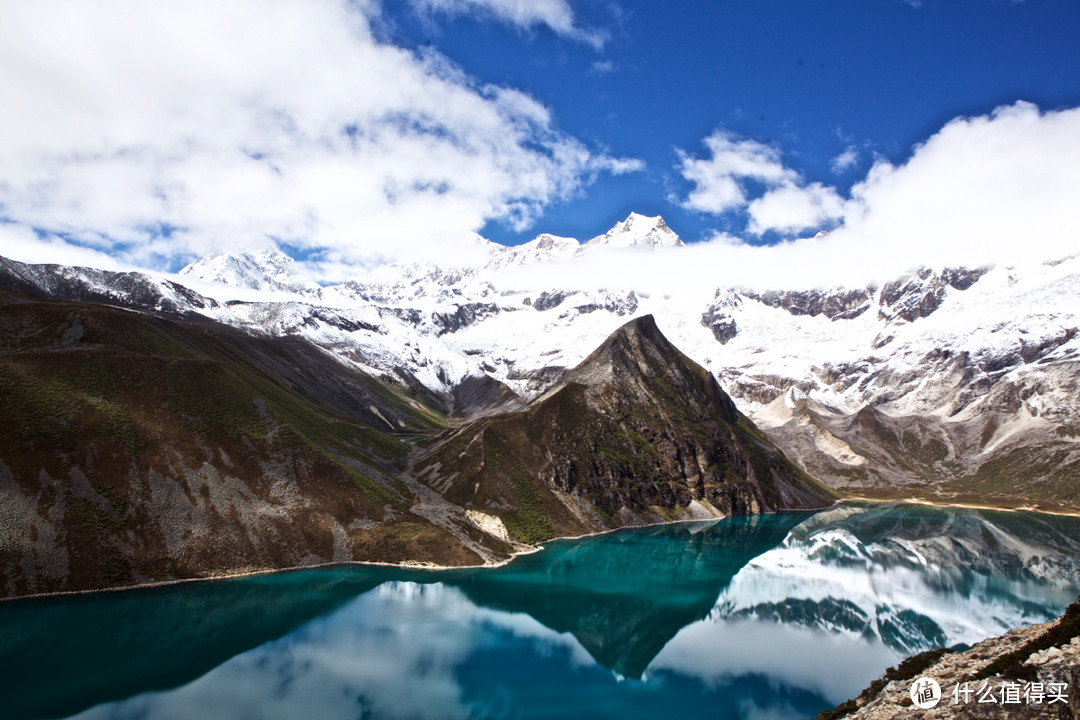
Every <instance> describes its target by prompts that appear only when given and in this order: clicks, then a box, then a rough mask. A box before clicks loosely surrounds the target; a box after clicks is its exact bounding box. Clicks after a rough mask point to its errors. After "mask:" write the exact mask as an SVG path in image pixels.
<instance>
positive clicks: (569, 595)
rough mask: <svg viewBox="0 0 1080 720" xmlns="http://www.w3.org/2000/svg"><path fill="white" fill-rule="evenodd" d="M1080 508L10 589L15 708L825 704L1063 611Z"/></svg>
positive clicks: (334, 709)
mask: <svg viewBox="0 0 1080 720" xmlns="http://www.w3.org/2000/svg"><path fill="white" fill-rule="evenodd" d="M1078 558H1080V521H1077V520H1076V519H1073V518H1061V517H1050V516H1037V515H1032V514H1023V513H1014V514H1007V513H990V512H975V511H966V510H953V509H940V508H930V507H922V506H894V505H886V506H883V505H875V506H868V507H867V506H857V505H856V506H841V507H838V508H835V509H833V510H830V511H826V512H822V513H818V514H816V515H808V514H805V513H801V514H788V513H783V514H778V515H772V516H758V517H740V518H729V519H726V520H723V521H720V522H715V523H708V524H687V525H672V526H664V527H655V528H645V529H638V530H628V531H622V532H617V533H612V534H608V535H602V536H598V537H594V538H587V539H582V540H573V541H560V542H553V543H550V544H549V547H548V548H547V549H546V550H545V551H543V552H540V553H536V554H533V555H528V556H524V557H521V558H518V559H517V560H515V561H514V562H513V563H511V564H509V565H507V566H505V567H502V568H498V569H494V570H492V569H488V570H483V569H481V570H454V571H439V572H432V571H416V570H401V569H396V568H376V567H362V566H350V567H340V568H332V569H319V570H309V571H297V572H289V573H278V574H274V575H266V576H259V577H252V578H239V579H234V580H227V581H217V582H209V583H197V584H188V585H181V586H173V587H163V588H156V589H149V590H137V591H130V592H123V593H100V594H95V595H87V596H73V597H64V598H49V599H40V600H26V601H16V602H10V603H4V604H0V628H2V629H3V637H2V638H0V670H2V671H3V672H4V676H5V678H6V679H7V680H8V681H9V682H8V687H10V688H11V690H10V691H9V692H8V693H7V694H6V695H5V696H3V697H0V716H2V717H5V718H31V717H61V716H71V715H76V714H79V715H80V717H87V718H99V717H100V718H105V717H108V718H174V717H175V718H186V717H207V718H216V717H220V718H239V717H253V716H257V717H262V718H278V717H280V718H292V717H319V718H328V719H329V718H338V717H342V718H355V717H370V718H501V717H522V718H528V717H537V718H541V717H553V716H558V717H566V718H574V717H582V718H586V717H589V718H594V717H619V718H620V719H625V718H636V717H642V718H645V717H660V716H667V715H670V714H672V713H674V712H678V713H679V714H680V715H683V716H686V717H699V716H700V717H709V718H717V717H720V718H747V719H748V720H753V718H756V717H760V716H761V715H762V714H766V715H768V716H769V717H770V718H773V717H775V718H785V717H791V718H797V717H809V716H812V715H814V714H816V713H817V712H819V711H820V710H822V709H824V708H826V707H829V706H832V705H834V704H836V703H837V702H840V701H843V700H844V699H846V698H847V697H850V696H851V695H853V694H855V693H857V692H858V691H859V690H860V689H862V687H864V686H865V685H866V684H867V682H868V681H869V680H871V679H872V678H874V677H876V676H878V675H879V674H880V673H881V672H882V671H883V670H884V668H885V667H887V666H888V665H893V664H895V663H896V661H897V660H898V659H900V658H901V657H903V656H905V655H907V654H910V653H911V652H917V651H919V650H922V649H926V648H929V647H937V646H948V645H954V644H957V643H964V644H970V643H973V642H975V641H977V640H979V639H981V638H983V637H987V636H989V635H993V634H997V633H1000V632H1001V631H1003V630H1004V629H1006V628H1008V627H1012V626H1015V625H1022V624H1029V623H1032V622H1040V621H1043V620H1046V619H1049V618H1051V617H1053V616H1055V615H1057V614H1058V613H1059V612H1060V611H1061V610H1062V609H1063V608H1064V607H1065V605H1067V604H1068V603H1069V602H1070V601H1071V600H1073V599H1075V597H1076V595H1077V592H1078V591H1080V566H1078V560H1077V559H1078Z"/></svg>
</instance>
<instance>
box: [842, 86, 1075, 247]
mask: <svg viewBox="0 0 1080 720" xmlns="http://www.w3.org/2000/svg"><path fill="white" fill-rule="evenodd" d="M1077 197H1080V108H1074V109H1070V110H1063V111H1055V112H1047V113H1042V112H1040V111H1039V109H1038V108H1037V107H1036V106H1034V105H1032V104H1030V103H1025V102H1018V103H1016V104H1014V105H1009V106H1004V107H1000V108H998V109H996V110H995V111H994V112H992V113H990V114H989V115H983V116H979V117H973V118H956V119H954V120H952V121H951V122H949V123H948V124H946V125H945V127H943V128H942V129H941V130H940V131H938V132H937V133H936V134H935V135H933V136H932V137H931V138H930V139H929V140H927V141H926V142H925V143H924V144H923V145H921V146H919V147H917V148H916V149H915V151H914V153H913V154H912V157H911V158H910V159H909V160H908V161H907V162H906V163H904V164H903V165H899V166H894V165H892V164H890V163H888V162H886V161H878V162H877V163H876V164H875V165H874V167H873V168H871V170H870V172H869V173H868V174H867V177H866V179H865V180H863V181H862V182H861V183H859V184H858V185H856V186H855V187H854V188H853V189H852V200H853V202H852V203H850V204H849V206H848V212H847V214H846V217H845V218H844V226H843V227H842V228H841V229H840V230H838V231H837V232H836V233H834V235H835V236H837V237H836V242H845V243H850V244H852V245H863V244H872V246H873V247H875V248H877V249H878V250H879V251H880V252H881V253H883V254H885V255H889V256H907V257H917V256H919V255H923V256H927V257H932V258H938V259H940V260H941V261H942V262H955V263H969V264H970V263H975V262H1006V263H1008V262H1016V261H1021V260H1025V259H1026V260H1050V259H1055V258H1060V257H1062V256H1064V255H1068V254H1072V253H1075V252H1076V249H1077V248H1078V247H1080V203H1077V202H1076V198H1077Z"/></svg>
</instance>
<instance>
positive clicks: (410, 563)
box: [0, 495, 1080, 605]
mask: <svg viewBox="0 0 1080 720" xmlns="http://www.w3.org/2000/svg"><path fill="white" fill-rule="evenodd" d="M848 503H870V504H886V503H897V504H904V505H923V506H929V507H940V508H950V507H951V508H960V509H964V510H991V511H998V512H1010V513H1016V512H1029V513H1034V514H1037V515H1055V516H1062V517H1075V518H1080V512H1066V511H1054V510H1039V509H1036V508H1032V507H1029V506H1020V507H1013V508H1005V507H995V506H990V505H971V504H965V503H955V502H934V501H931V500H926V499H924V498H913V497H912V498H870V497H863V496H857V495H850V496H846V497H843V498H839V499H837V500H836V501H835V502H834V503H833V504H831V505H828V506H826V507H823V508H811V509H801V510H800V509H792V510H780V511H778V512H806V513H818V512H825V511H828V510H834V509H836V508H838V507H841V506H843V505H845V504H848ZM762 514H765V515H774V514H776V513H775V512H772V513H762ZM729 517H733V516H730V515H721V516H719V517H715V518H712V519H697V520H663V521H660V522H655V523H646V524H645V525H628V526H626V527H621V528H612V529H610V530H598V531H596V532H592V533H585V534H582V535H563V536H559V537H554V538H549V539H547V540H545V541H544V543H551V542H561V541H568V540H585V539H588V538H593V537H600V536H601V535H610V534H611V533H616V532H621V531H623V530H637V529H642V528H650V527H664V526H667V525H689V524H692V523H711V522H718V521H720V520H725V519H727V518H729ZM545 549H546V548H545V546H544V544H543V543H542V544H540V545H537V546H535V547H532V548H530V549H527V550H517V551H514V552H512V553H511V554H510V556H509V557H507V558H506V559H504V560H500V561H498V562H489V563H483V564H480V565H436V564H435V563H425V562H419V561H415V560H404V561H401V562H396V563H395V562H382V561H378V560H345V561H339V562H325V563H317V564H314V565H297V566H293V567H281V568H262V569H252V570H239V571H235V572H221V573H214V574H211V575H206V576H203V577H193V578H175V579H172V580H153V581H151V582H145V583H135V584H132V585H122V586H119V587H108V588H95V589H87V590H59V591H55V592H47V593H34V594H31V595H18V596H16V597H7V598H0V605H3V604H4V603H9V602H19V601H22V600H45V599H49V598H63V597H75V596H79V595H94V594H98V593H117V592H130V591H141V590H153V589H157V588H166V587H172V586H176V585H184V584H188V583H201V582H213V581H215V580H233V579H238V578H246V577H258V576H259V575H271V574H274V573H285V572H302V571H304V570H324V569H328V568H344V567H356V566H359V567H378V568H393V569H398V570H419V571H427V572H444V571H447V570H485V569H491V570H494V569H497V568H501V567H504V566H506V565H509V564H510V563H511V562H513V561H514V560H515V559H517V558H518V557H523V556H526V555H533V554H535V553H538V552H542V551H543V550H545Z"/></svg>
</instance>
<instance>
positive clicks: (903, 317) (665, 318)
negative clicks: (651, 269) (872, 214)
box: [5, 214, 1080, 504]
mask: <svg viewBox="0 0 1080 720" xmlns="http://www.w3.org/2000/svg"><path fill="white" fill-rule="evenodd" d="M477 249H478V251H479V253H480V255H479V258H478V259H472V260H471V261H470V262H469V263H468V264H463V265H462V266H457V267H455V266H451V265H447V264H442V265H440V264H436V263H412V264H408V265H394V266H384V267H382V268H379V269H378V270H376V271H373V272H371V273H369V274H367V275H365V276H363V277H357V278H355V279H353V280H350V281H348V282H345V283H342V284H340V285H330V286H323V287H320V286H318V284H316V283H314V282H313V281H311V279H310V278H307V277H306V276H304V275H303V274H302V272H301V271H300V270H299V269H298V268H297V267H296V265H295V263H293V262H292V261H291V259H290V258H288V257H287V256H285V255H284V254H283V253H280V252H279V251H264V252H261V253H236V254H232V255H228V254H219V255H216V256H213V257H211V258H205V259H203V260H199V261H196V262H195V263H192V264H191V265H189V266H188V267H187V268H185V269H184V271H182V275H180V276H179V277H176V276H173V277H164V276H163V277H160V278H149V277H147V276H143V275H138V274H132V273H128V274H116V273H112V274H107V273H101V272H100V271H89V270H74V269H71V268H55V267H54V268H52V269H46V268H45V267H38V268H36V269H35V268H32V267H31V266H21V268H15V266H17V265H19V264H18V263H13V264H10V263H9V264H8V266H6V269H5V272H6V273H8V274H14V275H15V276H18V277H22V279H23V281H25V282H30V283H31V284H32V285H34V286H37V287H39V288H41V289H42V290H45V291H47V292H51V293H58V292H63V288H68V292H75V290H72V289H71V288H82V289H81V290H79V291H78V292H75V294H76V295H78V296H79V297H80V298H88V295H87V293H90V290H89V289H93V293H96V295H94V297H95V298H96V297H103V298H107V299H106V300H105V301H106V302H113V303H122V302H124V300H123V298H124V297H127V298H129V300H128V302H129V303H133V304H135V305H136V306H138V307H143V308H146V309H154V310H159V311H166V312H181V313H195V314H199V315H204V316H208V317H211V318H214V319H216V320H219V321H222V322H225V323H227V324H231V325H234V326H237V327H241V328H244V329H246V330H248V331H251V332H255V333H266V334H272V335H290V336H299V337H303V338H306V339H308V340H309V341H311V342H313V343H315V344H316V345H318V346H320V347H322V348H324V349H325V350H326V351H328V352H330V353H333V354H334V355H335V356H336V357H338V358H340V359H341V360H342V362H345V363H347V364H349V365H352V366H355V367H358V368H361V369H363V370H365V371H368V372H374V373H377V374H380V375H385V376H388V377H393V378H407V379H408V382H415V383H418V384H420V385H422V386H424V387H425V388H426V389H427V390H429V391H431V392H433V393H435V394H436V395H438V396H442V397H444V398H451V397H453V394H454V389H455V388H456V387H458V386H459V385H461V383H462V382H463V381H465V380H466V379H467V378H476V377H484V376H487V377H490V378H492V379H493V380H495V381H498V382H500V383H503V384H505V385H506V386H507V387H508V388H510V389H511V390H513V392H515V393H517V394H518V395H519V396H520V397H521V398H522V399H524V400H529V399H532V398H535V397H536V396H538V395H539V394H540V393H542V392H543V391H544V390H546V389H547V388H549V387H551V386H552V385H553V384H554V383H556V382H557V381H558V380H559V379H560V378H561V377H562V376H563V374H564V373H565V372H566V370H567V369H568V368H571V367H573V366H575V365H576V364H578V363H579V362H581V361H582V360H583V359H584V358H585V355H586V354H587V353H588V352H590V351H591V350H592V349H593V348H595V347H596V346H597V345H598V344H599V343H600V342H601V341H602V340H603V339H604V338H606V337H607V336H609V335H610V334H611V333H612V332H613V331H614V330H615V329H616V328H618V327H619V326H621V325H622V324H623V323H625V322H626V321H627V320H629V319H630V318H632V317H635V316H639V315H645V314H651V315H653V316H654V317H655V318H656V322H657V324H658V325H659V327H660V329H661V330H662V331H663V333H664V334H665V335H666V336H667V337H669V338H670V339H671V340H672V341H673V342H674V344H675V345H676V346H677V347H679V349H680V350H681V351H682V352H684V353H686V354H687V355H688V356H690V357H691V358H692V359H693V360H695V361H696V362H697V363H699V364H700V365H702V366H703V367H705V368H706V369H707V370H709V371H710V372H712V373H713V374H714V375H716V377H717V378H718V379H719V381H720V383H721V385H722V386H723V387H724V389H725V390H726V391H727V392H728V393H729V394H730V395H731V396H732V398H733V399H734V400H735V401H736V403H737V404H738V406H739V408H740V409H741V410H742V411H743V412H745V413H747V414H749V415H750V416H751V418H752V419H753V420H754V421H755V422H757V423H758V424H759V425H761V426H762V427H763V428H765V429H766V431H767V432H768V433H769V434H770V435H771V436H772V438H773V439H774V440H775V441H777V442H778V443H779V444H780V445H781V447H783V448H784V449H785V451H786V452H787V453H788V454H789V455H790V456H792V457H794V458H795V459H796V460H797V462H799V463H801V464H802V465H803V467H804V468H806V469H807V470H808V471H809V472H810V473H811V474H812V475H815V476H816V477H818V478H820V479H822V480H824V481H826V482H829V483H832V484H836V485H850V486H857V487H864V488H866V487H879V488H894V487H895V486H896V485H897V484H914V485H924V484H931V485H933V486H934V487H936V488H937V489H939V490H941V491H942V492H948V494H949V495H950V496H952V497H965V498H969V499H976V498H980V497H984V496H985V494H987V493H989V494H991V495H993V494H1001V495H1009V494H1010V493H1013V490H1014V487H1013V485H1012V483H1013V478H1015V477H1017V475H1018V474H1020V475H1023V476H1024V477H1027V478H1029V480H1030V482H1031V483H1032V484H1033V485H1034V486H1037V487H1038V489H1039V492H1038V493H1037V495H1038V496H1039V497H1042V498H1050V499H1056V501H1058V502H1064V503H1066V504H1068V503H1074V504H1075V503H1076V502H1078V498H1077V496H1076V494H1075V490H1072V489H1070V488H1073V487H1075V479H1076V478H1075V473H1076V471H1075V470H1074V469H1073V468H1075V467H1077V466H1080V463H1078V462H1077V461H1080V392H1078V390H1080V337H1078V328H1080V257H1072V258H1066V259H1063V260H1060V261H1057V262H1053V263H1042V264H1038V263H1034V264H1031V265H1029V266H1025V267H972V268H956V267H952V268H945V267H938V268H929V267H926V268H920V269H917V270H915V271H911V272H907V273H898V274H897V277H895V278H894V279H892V280H890V281H888V282H885V283H884V284H882V285H880V286H876V285H869V286H864V287H858V286H856V287H835V288H829V289H818V290H804V289H790V288H784V287H755V288H745V287H731V286H723V287H719V286H716V285H713V286H711V287H703V286H702V285H701V283H690V282H688V283H686V287H685V288H684V289H681V290H680V289H676V290H674V291H671V290H662V291H657V290H656V289H654V288H653V287H651V286H650V285H649V284H648V282H643V281H641V280H640V277H639V278H638V279H637V280H632V281H631V280H627V281H626V284H625V286H621V287H620V286H617V285H616V284H615V283H618V282H619V280H618V275H617V274H616V275H612V274H610V273H609V274H608V275H606V276H605V277H615V278H616V279H615V280H614V281H613V282H612V284H611V285H609V286H608V287H600V288H598V287H595V283H594V284H593V286H590V285H589V284H588V283H580V284H576V285H575V283H577V282H578V279H579V278H581V277H587V276H588V271H589V269H590V268H597V267H602V266H603V265H605V264H606V263H608V262H609V259H613V258H616V257H617V258H618V259H619V262H620V263H627V262H629V263H641V264H646V266H647V265H648V264H650V263H653V262H654V260H653V258H656V257H660V253H661V252H662V253H663V254H664V258H665V259H667V260H670V261H672V262H675V263H677V262H683V261H682V260H679V258H680V257H685V258H687V259H686V261H685V262H687V263H691V262H695V260H694V258H693V257H692V256H691V253H690V251H691V248H684V247H683V243H682V241H681V240H680V239H679V238H678V236H677V235H676V234H675V233H674V232H672V231H671V230H670V228H668V227H667V225H666V223H665V222H664V221H663V219H662V218H647V217H644V216H641V215H637V214H632V215H630V216H629V217H628V218H627V219H626V220H625V221H623V222H620V223H618V224H617V225H616V226H615V227H614V228H612V229H611V230H610V231H609V232H608V233H606V234H604V235H602V236H599V237H597V238H593V239H592V240H590V241H588V242H587V243H580V242H579V241H577V240H575V239H572V238H560V237H556V236H552V235H540V236H539V237H537V238H536V239H535V240H533V241H531V242H529V243H525V244H523V245H520V246H517V247H505V246H501V245H498V244H495V243H491V242H488V241H485V240H483V239H478V240H477ZM621 266H622V265H620V267H621ZM668 267H672V266H670V265H669V266H668ZM675 267H677V265H675ZM575 273H576V274H575ZM31 276H32V277H31ZM106 276H107V277H106ZM28 277H29V279H27V278H28ZM60 278H63V279H62V280H61V279H60ZM552 278H554V279H552ZM195 281H198V283H201V284H197V287H198V289H199V292H198V293H196V292H193V291H192V290H190V289H188V288H185V287H183V284H184V283H185V282H191V283H193V284H195ZM605 282H606V281H605ZM118 283H119V285H118ZM212 283H219V284H218V285H216V286H215V285H213V284H212ZM220 283H224V284H225V285H224V286H229V287H232V288H235V287H247V288H257V289H260V290H261V291H267V293H270V291H288V292H289V293H292V296H291V297H290V298H287V299H282V298H281V297H280V293H279V296H277V297H275V296H274V295H273V294H272V293H271V294H266V295H259V294H258V293H256V294H255V295H253V296H251V297H250V298H248V299H246V300H245V301H243V302H238V301H237V300H236V298H235V296H233V295H229V293H227V292H224V291H222V292H221V293H218V291H216V290H215V289H214V288H215V287H218V288H221V287H224V286H223V285H221V284H220ZM544 283H550V284H549V285H545V284H544ZM88 288H89V289H88ZM123 288H128V289H127V290H124V289H123ZM80 293H81V294H80ZM93 293H91V294H93ZM215 296H216V299H215ZM226 300H228V301H226ZM1013 494H1015V493H1013Z"/></svg>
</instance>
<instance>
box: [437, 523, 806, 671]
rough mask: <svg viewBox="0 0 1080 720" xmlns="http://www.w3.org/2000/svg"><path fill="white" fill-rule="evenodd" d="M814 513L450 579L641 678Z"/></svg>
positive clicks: (552, 556)
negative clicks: (739, 577)
mask: <svg viewBox="0 0 1080 720" xmlns="http://www.w3.org/2000/svg"><path fill="white" fill-rule="evenodd" d="M808 516H809V514H808V513H782V514H778V515H750V516H739V517H732V518H726V519H724V520H720V521H716V522H712V523H701V524H697V523H694V524H686V525H680V526H665V527H656V528H646V529H638V530H634V531H631V532H615V533H610V534H607V535H600V536H597V537H593V538H588V539H587V540H585V541H567V542H557V543H552V544H551V545H550V546H549V547H548V548H547V549H546V550H545V551H544V552H543V553H539V554H535V555H527V556H524V557H520V558H518V559H517V560H515V561H514V562H513V563H511V564H510V565H507V566H505V567H503V568H500V569H498V570H495V571H492V572H483V573H472V574H468V575H464V576H462V577H461V578H460V579H456V580H453V581H451V582H450V583H449V584H452V585H456V586H457V587H458V588H459V589H461V590H462V591H463V592H464V593H465V595H466V596H467V597H468V598H469V599H470V600H472V601H473V602H474V603H476V604H477V605H482V606H484V607H488V608H492V609H496V610H502V611H505V612H512V613H527V614H528V615H530V616H532V617H533V618H534V619H535V620H537V621H539V622H540V623H542V624H544V625H546V626H547V627H549V628H551V629H552V630H555V631H556V632H568V633H570V634H572V635H573V636H574V637H575V638H577V640H578V642H580V643H581V644H582V646H583V647H584V648H585V649H586V650H587V651H588V652H589V654H590V655H591V656H592V657H593V659H595V660H596V662H598V663H599V664H600V665H602V666H604V667H606V668H608V669H610V670H612V671H614V672H616V673H618V674H619V675H621V676H623V677H627V678H635V679H636V678H640V677H641V676H642V674H643V673H644V672H645V669H646V668H647V667H648V665H649V663H650V662H651V661H652V659H653V658H654V657H656V655H657V654H658V653H659V652H660V650H662V649H663V647H664V646H665V645H666V644H667V643H668V641H669V640H671V638H673V637H675V634H676V633H678V632H679V630H681V629H682V628H684V627H685V626H687V625H689V624H690V623H693V622H696V621H698V620H701V619H702V618H704V617H706V616H707V615H708V614H709V611H710V610H712V608H713V606H714V605H715V603H716V599H717V597H718V596H719V595H720V593H721V591H722V590H723V589H724V588H725V587H727V585H728V584H729V583H730V582H731V579H732V578H733V577H734V576H735V574H736V573H738V572H739V570H741V569H742V568H743V567H744V566H745V565H746V564H747V563H748V562H750V561H751V560H753V559H754V558H755V557H757V556H758V555H761V554H762V553H764V552H767V551H768V550H771V549H772V548H774V547H776V546H777V545H779V544H780V543H781V542H782V541H783V540H784V538H785V537H787V535H788V533H789V532H790V531H791V529H792V528H794V527H795V526H796V525H798V524H799V523H800V522H802V521H803V520H805V519H806V518H807V517H808Z"/></svg>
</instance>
